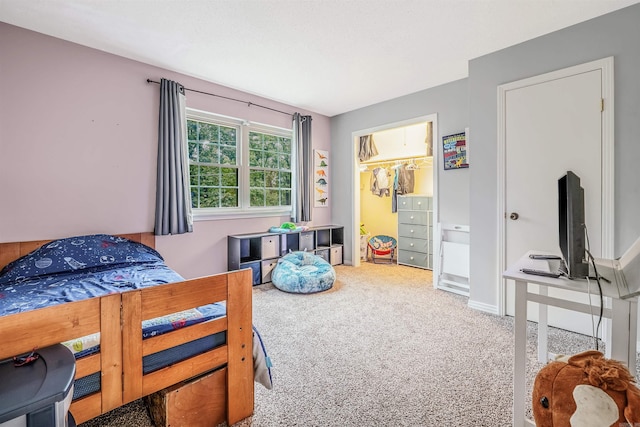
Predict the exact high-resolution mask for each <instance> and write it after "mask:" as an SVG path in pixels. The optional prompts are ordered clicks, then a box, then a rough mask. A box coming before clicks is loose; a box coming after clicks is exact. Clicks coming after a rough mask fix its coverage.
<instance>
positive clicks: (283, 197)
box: [280, 190, 291, 206]
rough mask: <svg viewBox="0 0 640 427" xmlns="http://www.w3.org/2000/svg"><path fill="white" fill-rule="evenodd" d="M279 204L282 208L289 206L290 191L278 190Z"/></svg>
mask: <svg viewBox="0 0 640 427" xmlns="http://www.w3.org/2000/svg"><path fill="white" fill-rule="evenodd" d="M280 204H281V205H282V206H289V205H290V204H291V191H289V190H280Z"/></svg>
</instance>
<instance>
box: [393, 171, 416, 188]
mask: <svg viewBox="0 0 640 427" xmlns="http://www.w3.org/2000/svg"><path fill="white" fill-rule="evenodd" d="M396 174H398V194H409V193H413V189H414V187H415V182H416V178H415V176H416V175H415V170H413V169H409V168H407V165H406V164H405V165H402V167H400V168H398V169H397V170H396Z"/></svg>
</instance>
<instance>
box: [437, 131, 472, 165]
mask: <svg viewBox="0 0 640 427" xmlns="http://www.w3.org/2000/svg"><path fill="white" fill-rule="evenodd" d="M466 135H467V134H466V133H465V132H461V133H456V134H453V135H447V136H443V137H442V154H443V158H444V170H449V169H460V168H468V167H469V162H468V161H467V136H466Z"/></svg>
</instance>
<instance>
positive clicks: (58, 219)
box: [0, 22, 331, 278]
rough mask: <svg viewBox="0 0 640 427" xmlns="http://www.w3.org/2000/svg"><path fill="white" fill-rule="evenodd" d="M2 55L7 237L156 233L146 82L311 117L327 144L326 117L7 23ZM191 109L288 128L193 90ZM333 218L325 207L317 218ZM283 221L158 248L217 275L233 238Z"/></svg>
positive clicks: (173, 261)
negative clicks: (170, 84) (169, 81)
mask: <svg viewBox="0 0 640 427" xmlns="http://www.w3.org/2000/svg"><path fill="white" fill-rule="evenodd" d="M0 58H1V61H0V242H9V241H19V240H37V239H52V238H59V237H66V236H70V235H78V234H87V233H98V232H105V233H128V232H137V231H152V230H153V220H154V206H155V174H156V146H157V138H158V136H157V134H158V133H157V127H158V104H159V93H158V91H159V87H158V85H156V84H148V83H147V82H146V79H147V78H151V79H153V80H156V81H159V80H160V78H162V77H164V78H168V79H172V80H176V81H178V82H180V83H182V84H183V85H185V86H186V87H188V88H193V89H198V90H202V91H207V92H213V93H217V94H221V95H225V96H230V97H235V98H240V99H244V100H248V101H251V102H254V103H258V104H262V105H266V106H269V107H272V108H276V109H279V110H282V111H291V112H294V111H299V112H301V113H303V114H312V115H313V142H314V148H320V149H323V150H328V149H329V147H330V126H329V118H328V117H325V116H322V115H319V114H314V113H312V112H309V111H305V110H300V109H297V108H296V107H293V106H289V105H284V104H281V103H277V102H274V101H271V100H267V99H264V98H260V97H256V96H252V95H250V94H247V93H243V92H240V91H237V90H233V89H230V88H227V87H223V86H219V85H216V84H213V83H209V82H206V81H203V80H200V79H196V78H192V77H189V76H185V75H182V74H178V73H173V72H170V71H167V70H164V69H160V68H157V67H153V66H150V65H146V64H143V63H140V62H136V61H132V60H129V59H126V58H123V57H119V56H115V55H111V54H107V53H104V52H102V51H99V50H95V49H90V48H87V47H84V46H80V45H77V44H73V43H69V42H66V41H63V40H60V39H56V38H53V37H49V36H45V35H42V34H39V33H35V32H32V31H28V30H25V29H22V28H18V27H14V26H11V25H8V24H5V23H2V22H0ZM187 106H188V107H192V108H197V109H201V110H206V111H211V112H214V113H218V114H223V115H227V116H231V117H236V118H241V119H246V120H249V121H252V122H259V123H265V124H270V125H275V126H280V127H286V128H290V127H291V119H290V117H288V116H286V115H283V114H279V113H274V112H272V111H269V110H265V109H261V108H256V107H247V106H246V104H242V103H236V102H232V101H228V100H223V99H220V98H215V97H211V96H207V95H201V94H197V93H193V92H187ZM330 218H331V217H330V210H329V209H328V208H317V209H315V210H314V211H313V223H312V225H313V224H316V225H322V224H329V223H330V222H331V221H330ZM286 220H288V218H287V217H272V218H250V219H237V220H217V221H198V222H196V223H195V224H194V232H193V233H190V234H188V235H181V236H166V237H159V238H157V244H156V246H157V248H158V250H159V251H160V252H161V253H162V254H163V255H164V257H165V259H166V260H167V263H168V264H169V265H170V266H171V267H172V268H174V269H176V270H177V271H178V272H179V273H180V274H182V275H183V276H185V277H187V278H191V277H198V276H202V275H207V274H212V273H218V272H222V271H226V265H227V255H226V254H227V249H226V248H227V246H226V236H227V235H228V234H233V233H243V232H256V231H264V230H267V229H268V228H269V227H270V226H271V225H275V224H280V223H281V222H283V221H286Z"/></svg>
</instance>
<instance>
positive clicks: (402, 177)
mask: <svg viewBox="0 0 640 427" xmlns="http://www.w3.org/2000/svg"><path fill="white" fill-rule="evenodd" d="M415 181H416V180H415V170H414V169H410V168H408V167H407V165H406V164H403V165H401V166H399V167H398V168H396V173H395V176H394V177H393V199H392V200H391V212H392V213H396V212H397V211H398V196H400V195H403V194H409V193H413V189H414V187H415Z"/></svg>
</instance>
